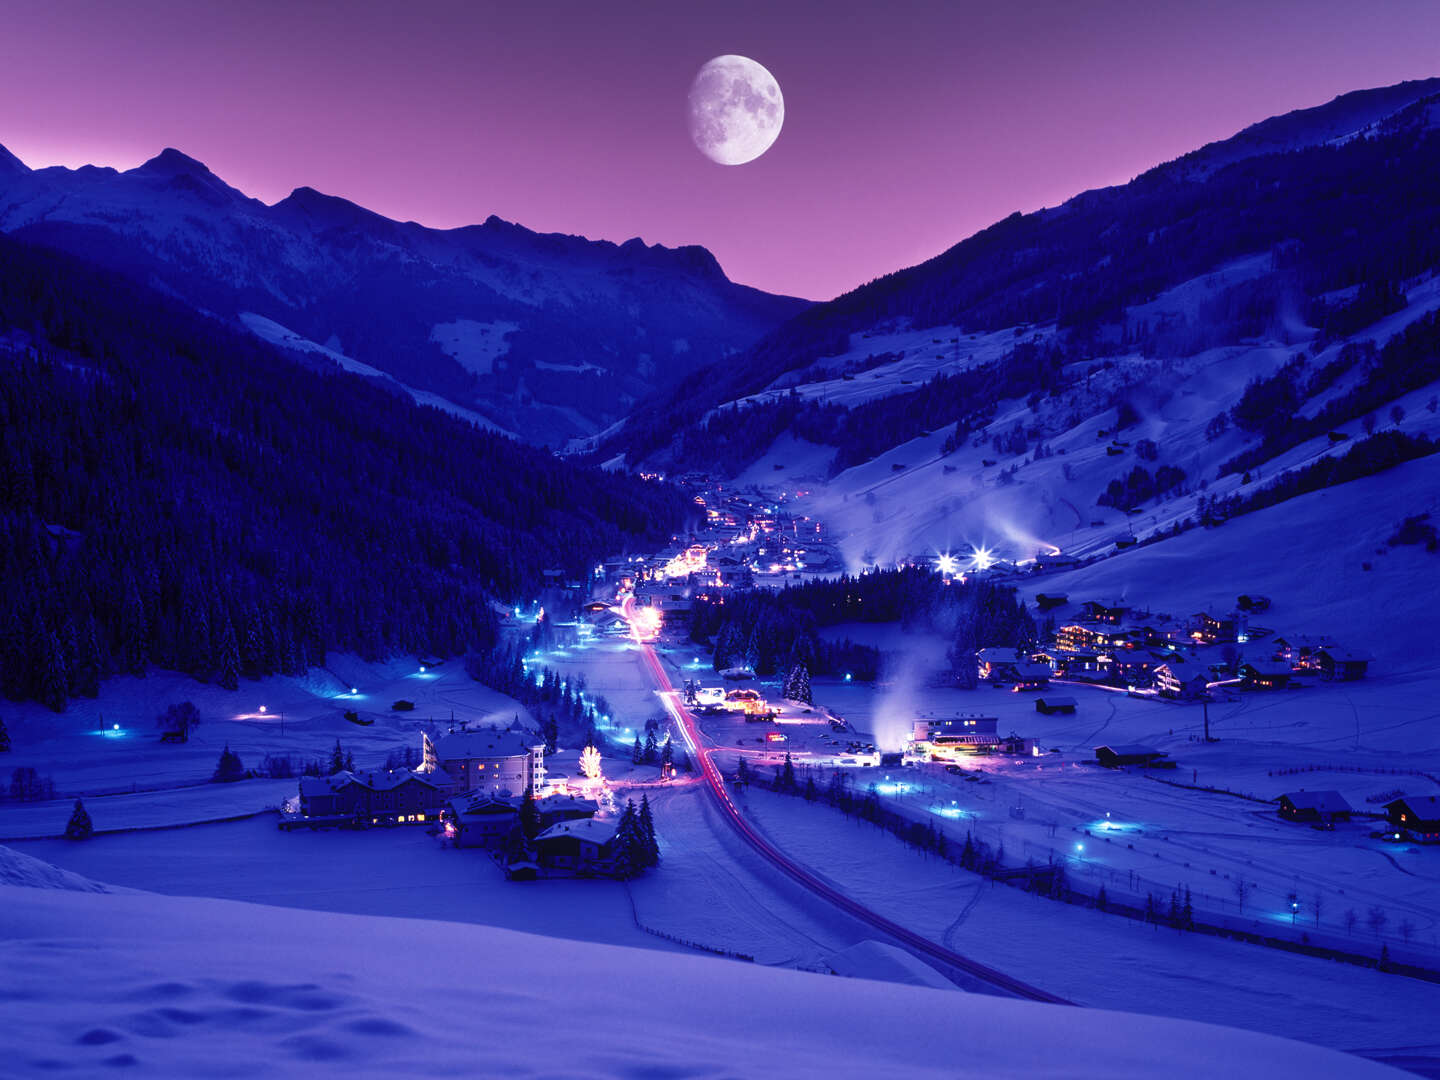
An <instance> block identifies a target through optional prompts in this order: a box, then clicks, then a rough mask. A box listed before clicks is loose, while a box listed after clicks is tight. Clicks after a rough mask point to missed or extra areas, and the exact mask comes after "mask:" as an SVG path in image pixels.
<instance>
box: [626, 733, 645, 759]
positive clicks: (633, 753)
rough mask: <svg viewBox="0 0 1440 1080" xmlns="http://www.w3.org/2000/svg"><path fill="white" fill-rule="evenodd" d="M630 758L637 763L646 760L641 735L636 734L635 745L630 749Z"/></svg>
mask: <svg viewBox="0 0 1440 1080" xmlns="http://www.w3.org/2000/svg"><path fill="white" fill-rule="evenodd" d="M630 760H631V762H633V763H634V764H636V765H640V764H643V763H644V761H645V747H644V746H642V745H641V743H640V736H639V735H636V736H635V745H634V746H633V747H631V749H630Z"/></svg>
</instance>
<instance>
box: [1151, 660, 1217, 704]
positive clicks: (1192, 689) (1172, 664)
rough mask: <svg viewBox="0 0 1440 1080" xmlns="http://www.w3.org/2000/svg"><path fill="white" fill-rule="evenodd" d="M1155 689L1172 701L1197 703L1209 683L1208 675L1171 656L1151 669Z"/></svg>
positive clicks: (1190, 662)
mask: <svg viewBox="0 0 1440 1080" xmlns="http://www.w3.org/2000/svg"><path fill="white" fill-rule="evenodd" d="M1152 675H1153V681H1154V684H1155V689H1156V690H1157V691H1158V692H1159V694H1160V696H1161V697H1163V698H1170V699H1171V700H1174V701H1199V700H1200V699H1201V698H1203V697H1204V696H1205V694H1206V692H1207V688H1208V686H1209V683H1210V679H1209V676H1208V674H1207V673H1206V672H1205V671H1204V670H1203V669H1202V668H1201V667H1200V666H1199V665H1198V664H1195V663H1194V662H1192V661H1189V660H1186V659H1184V658H1183V657H1179V656H1171V657H1168V658H1166V659H1165V660H1163V661H1161V662H1160V663H1159V664H1156V665H1155V667H1154V668H1153V669H1152Z"/></svg>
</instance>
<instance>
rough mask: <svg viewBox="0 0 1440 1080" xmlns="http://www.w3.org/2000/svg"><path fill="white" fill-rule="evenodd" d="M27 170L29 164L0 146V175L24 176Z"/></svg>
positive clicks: (28, 169)
mask: <svg viewBox="0 0 1440 1080" xmlns="http://www.w3.org/2000/svg"><path fill="white" fill-rule="evenodd" d="M29 171H30V166H28V165H26V164H25V163H24V162H23V161H21V160H20V159H19V158H18V157H16V156H15V155H14V154H12V153H11V152H10V151H9V150H6V149H5V147H3V146H0V176H24V175H25V174H26V173H28V172H29Z"/></svg>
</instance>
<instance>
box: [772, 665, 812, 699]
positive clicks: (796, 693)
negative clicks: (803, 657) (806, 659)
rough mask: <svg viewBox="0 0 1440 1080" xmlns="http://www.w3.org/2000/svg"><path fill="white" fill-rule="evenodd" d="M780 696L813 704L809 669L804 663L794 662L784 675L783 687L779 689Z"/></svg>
mask: <svg viewBox="0 0 1440 1080" xmlns="http://www.w3.org/2000/svg"><path fill="white" fill-rule="evenodd" d="M780 693H781V696H782V697H786V698H789V699H790V700H791V701H803V702H805V704H807V705H811V704H814V700H815V699H814V698H813V697H812V696H811V691H810V671H809V669H808V668H807V667H806V666H805V665H804V664H796V665H795V666H794V667H792V668H791V669H790V674H788V675H787V676H785V687H784V689H783V690H781V692H780Z"/></svg>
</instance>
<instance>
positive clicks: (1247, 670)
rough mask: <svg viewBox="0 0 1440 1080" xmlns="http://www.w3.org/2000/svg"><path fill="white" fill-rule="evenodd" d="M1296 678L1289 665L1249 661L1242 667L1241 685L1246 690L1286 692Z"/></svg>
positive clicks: (1266, 661)
mask: <svg viewBox="0 0 1440 1080" xmlns="http://www.w3.org/2000/svg"><path fill="white" fill-rule="evenodd" d="M1294 677H1295V672H1294V671H1293V670H1292V669H1291V667H1290V665H1289V664H1285V663H1277V662H1275V661H1274V660H1247V661H1245V663H1243V664H1241V665H1240V685H1241V686H1242V687H1243V688H1244V689H1246V690H1284V689H1285V688H1286V687H1287V686H1289V685H1290V682H1291V680H1292V679H1294Z"/></svg>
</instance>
